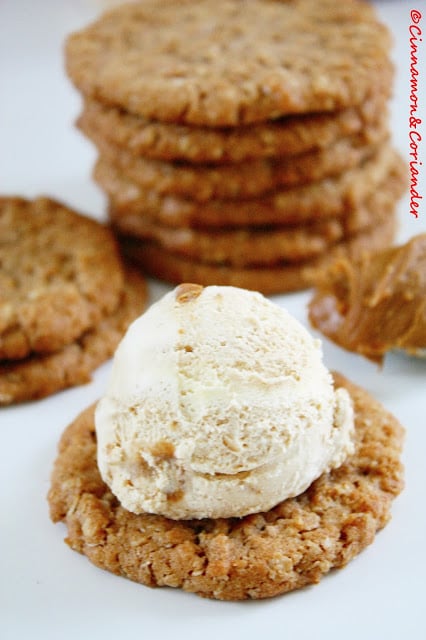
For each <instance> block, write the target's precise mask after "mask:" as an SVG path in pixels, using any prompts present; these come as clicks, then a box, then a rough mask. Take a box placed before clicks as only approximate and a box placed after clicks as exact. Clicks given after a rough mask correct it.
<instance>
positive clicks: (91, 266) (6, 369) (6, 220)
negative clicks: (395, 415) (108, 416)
mask: <svg viewBox="0 0 426 640" xmlns="http://www.w3.org/2000/svg"><path fill="white" fill-rule="evenodd" d="M0 238H1V242H0V406H1V405H7V404H12V403H15V402H21V401H24V400H31V399H35V398H42V397H45V396H48V395H50V394H52V393H54V392H55V391H59V390H60V389H65V388H67V387H71V386H74V385H78V384H83V383H85V382H88V381H89V380H90V376H91V372H92V371H93V370H94V369H95V368H96V367H97V366H99V365H100V364H101V363H102V362H104V361H105V360H107V359H108V358H110V357H111V356H112V354H113V353H114V351H115V349H116V347H117V345H118V342H119V341H120V340H121V338H122V336H123V334H124V333H125V331H126V330H127V327H128V325H129V324H130V322H132V321H133V320H134V319H135V318H136V317H137V316H138V315H140V314H141V313H142V311H143V309H144V306H145V302H146V293H147V292H146V286H145V281H144V278H143V277H142V276H141V275H140V274H139V273H137V272H135V271H133V270H128V269H127V270H125V269H124V266H123V263H122V261H121V259H120V256H119V253H118V251H117V246H116V242H115V239H114V237H113V235H112V233H111V231H110V230H109V229H107V228H106V227H104V226H103V225H101V224H99V223H97V222H95V221H94V220H90V219H89V218H86V217H84V216H81V215H79V214H77V213H76V212H74V211H71V210H70V209H68V208H66V207H64V206H63V205H61V204H59V203H58V202H55V201H53V200H50V199H48V198H38V199H37V200H34V201H29V200H25V199H23V198H12V197H9V198H0Z"/></svg>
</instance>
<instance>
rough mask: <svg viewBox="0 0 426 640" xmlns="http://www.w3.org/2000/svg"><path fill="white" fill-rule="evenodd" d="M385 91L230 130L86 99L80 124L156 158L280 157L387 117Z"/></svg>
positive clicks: (221, 160) (88, 132) (329, 142)
mask: <svg viewBox="0 0 426 640" xmlns="http://www.w3.org/2000/svg"><path fill="white" fill-rule="evenodd" d="M386 98H387V93H386V92H384V93H378V92H377V90H376V91H375V93H373V94H372V95H371V96H369V98H368V99H367V100H365V102H362V103H361V104H360V105H357V106H356V107H348V108H347V109H342V110H340V111H331V112H324V113H308V114H301V115H297V116H287V117H284V118H279V119H277V120H271V121H268V122H262V123H258V124H253V125H245V126H239V127H230V128H215V129H212V128H211V127H195V126H193V125H192V126H185V125H178V124H172V123H163V122H158V121H155V120H146V119H145V118H141V117H138V116H134V115H132V114H131V113H128V112H127V111H123V110H122V109H118V108H116V107H113V106H111V105H105V104H103V103H102V102H98V101H97V100H90V99H88V100H86V101H85V103H84V108H83V112H82V113H81V115H80V117H79V118H78V120H77V125H78V126H79V128H80V129H81V130H82V131H83V132H84V133H85V134H86V135H88V136H89V138H90V137H92V135H93V136H96V137H99V138H101V139H103V140H105V141H108V142H110V143H111V144H114V145H115V146H118V147H121V148H124V149H128V150H129V151H130V152H131V153H133V154H134V155H142V156H144V157H147V158H153V159H157V160H183V161H186V162H195V163H200V162H201V163H210V164H218V163H220V164H226V163H235V162H243V161H246V160H251V159H257V158H271V157H284V156H288V155H295V154H300V153H307V152H308V151H314V150H317V149H323V148H325V147H329V146H330V145H332V144H333V143H334V142H336V141H337V140H339V139H340V138H344V137H347V136H351V135H358V134H362V132H363V131H364V130H365V129H369V128H370V127H371V126H374V124H376V123H379V122H380V121H381V119H382V118H383V117H385V118H386V117H387V108H386Z"/></svg>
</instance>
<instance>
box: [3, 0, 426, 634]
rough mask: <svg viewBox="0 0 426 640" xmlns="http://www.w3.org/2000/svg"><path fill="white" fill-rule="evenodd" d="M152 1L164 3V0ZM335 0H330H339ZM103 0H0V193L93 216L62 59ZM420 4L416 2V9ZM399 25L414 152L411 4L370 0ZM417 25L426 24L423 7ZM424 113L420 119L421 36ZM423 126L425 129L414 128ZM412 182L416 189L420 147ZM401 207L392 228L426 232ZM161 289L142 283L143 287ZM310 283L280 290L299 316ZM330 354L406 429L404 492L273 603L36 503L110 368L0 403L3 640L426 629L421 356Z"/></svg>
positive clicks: (87, 156)
mask: <svg viewBox="0 0 426 640" xmlns="http://www.w3.org/2000/svg"><path fill="white" fill-rule="evenodd" d="M159 1H160V0H159ZM336 2H338V0H336ZM105 4H106V3H102V2H101V0H97V1H96V0H68V1H67V2H66V1H64V0H0V193H2V194H16V195H24V196H29V197H32V196H35V195H38V194H47V195H50V196H54V197H57V198H59V199H61V200H63V201H65V202H67V203H69V204H70V205H71V206H73V207H75V208H77V209H78V210H80V211H82V212H85V213H86V214H88V215H93V216H95V217H97V218H99V219H102V218H103V216H104V214H103V211H104V199H103V197H102V194H101V193H100V191H99V190H98V189H97V188H96V186H95V185H94V184H93V183H92V182H91V179H90V172H91V166H92V163H93V160H94V151H93V149H92V147H91V146H90V144H89V143H88V142H86V141H85V140H84V138H83V137H82V136H81V135H80V134H79V133H78V132H77V131H76V130H75V129H74V127H73V121H74V120H75V117H76V115H77V113H78V111H79V106H80V101H79V97H78V95H77V94H76V92H75V91H74V90H73V89H72V87H71V84H70V82H69V81H68V80H67V79H66V77H65V74H64V71H63V59H62V45H63V40H64V37H65V35H66V34H67V33H68V32H70V31H72V30H74V29H76V28H78V27H80V26H83V25H84V24H85V23H86V22H88V21H89V20H90V19H91V18H92V17H94V16H95V15H96V13H97V12H99V10H100V9H102V7H103V6H105ZM422 5H423V7H422ZM377 6H378V9H379V11H380V13H381V15H382V18H383V20H384V21H385V22H387V23H388V24H389V26H390V27H391V29H392V31H393V33H394V35H395V48H394V57H395V61H396V63H397V70H398V76H397V83H396V90H395V96H394V99H393V102H392V129H393V134H394V141H395V144H396V145H397V146H398V147H399V148H400V150H401V151H402V152H403V153H404V155H405V156H406V157H408V143H407V139H408V126H407V122H408V96H409V84H408V81H409V78H408V73H409V51H408V25H409V21H410V9H411V8H415V7H416V5H415V4H412V3H410V2H405V1H397V0H394V1H391V0H388V1H387V2H385V1H382V2H377ZM416 8H418V9H419V10H422V9H424V11H423V13H424V14H425V15H424V18H423V22H422V23H420V26H421V27H423V28H424V32H425V34H426V7H425V6H424V2H422V1H420V0H417V7H416ZM420 46H421V47H422V48H421V49H420V57H421V58H422V66H421V78H420V82H421V88H422V90H423V96H422V94H420V97H419V99H420V115H421V114H423V115H424V117H425V119H426V91H425V90H424V87H425V69H424V67H425V65H424V61H425V58H426V52H425V47H424V43H423V44H422V45H420ZM422 132H424V137H426V128H423V130H422ZM420 153H421V155H422V158H423V162H424V164H425V168H424V170H423V174H422V182H421V184H420V187H419V190H420V193H421V194H423V195H424V197H425V198H426V180H425V177H424V176H425V175H426V151H425V149H424V146H423V147H421V149H420ZM420 213H421V216H420V219H419V220H415V219H414V218H412V217H411V216H410V214H409V206H408V198H406V199H405V200H404V201H402V202H401V205H400V208H399V218H400V232H399V239H400V240H405V239H407V238H408V237H410V236H412V235H415V234H417V233H420V232H424V231H426V206H425V204H424V201H423V204H422V207H421V209H420ZM166 290H168V287H167V286H166V285H160V284H158V283H157V284H155V285H154V286H153V287H152V294H153V299H154V298H156V297H158V296H159V295H160V294H161V293H163V292H165V291H166ZM308 299H309V292H305V293H299V294H293V295H288V296H279V297H275V298H274V300H276V302H277V303H278V304H282V305H285V306H286V307H287V308H288V309H289V310H290V311H291V312H292V313H294V314H295V315H296V316H297V317H298V318H299V319H300V320H301V321H302V322H303V323H304V324H306V302H307V300H308ZM324 351H325V361H326V364H327V365H328V366H329V367H331V368H336V369H339V370H340V371H342V372H343V373H345V374H346V375H347V376H348V377H350V378H351V379H352V380H354V381H355V382H358V383H360V384H362V385H363V386H364V387H366V388H367V389H368V390H369V391H370V392H371V393H372V394H373V395H374V396H375V397H377V398H378V399H379V400H381V401H382V402H383V403H384V405H385V406H386V407H387V408H388V409H389V410H390V411H392V412H393V413H394V414H395V415H396V416H397V417H398V418H399V419H400V421H401V422H402V423H403V424H404V426H405V427H406V429H407V437H406V443H405V450H404V463H405V465H406V489H405V491H404V492H403V493H402V494H401V496H400V497H399V498H398V499H397V500H396V502H395V503H394V509H393V519H392V521H391V522H390V524H389V525H388V526H387V527H386V528H385V529H384V530H383V531H382V532H381V533H380V534H379V535H378V536H377V539H376V541H375V543H374V544H373V545H372V546H371V547H369V548H368V549H367V550H366V551H365V552H363V553H362V554H361V555H360V556H359V557H358V558H356V559H355V560H354V561H353V562H351V563H350V565H348V566H347V567H346V568H345V569H344V570H341V571H335V572H333V573H332V574H331V575H329V576H327V577H326V578H325V579H324V580H323V581H322V582H321V584H319V585H317V586H315V587H309V588H306V589H303V590H301V591H298V592H295V593H292V594H288V595H285V596H282V597H277V598H275V599H272V600H268V601H260V602H245V603H223V602H215V601H209V600H203V599H201V598H199V597H197V596H194V595H189V594H187V593H184V592H181V591H179V590H172V589H155V590H153V589H149V588H146V587H143V586H140V585H137V584H133V583H131V582H129V581H127V580H125V579H122V578H118V577H116V576H113V575H112V574H109V573H107V572H104V571H102V570H100V569H97V568H96V567H94V566H93V565H92V564H91V563H90V562H89V561H88V560H87V559H86V558H85V557H83V556H80V555H78V554H76V553H74V552H72V551H70V550H69V548H68V547H67V546H66V545H65V544H64V543H63V541H62V540H63V537H64V536H65V527H64V526H63V525H61V524H58V525H53V524H52V523H51V522H50V520H49V516H48V508H47V502H46V499H45V496H46V493H47V491H48V488H49V476H50V472H51V468H52V463H53V460H54V458H55V455H56V445H57V441H58V439H59V436H60V434H61V432H62V431H63V429H64V428H65V427H66V426H67V425H68V424H69V422H71V421H72V420H73V419H74V418H75V416H76V415H77V414H78V413H79V412H80V411H81V410H82V409H84V408H85V407H86V406H87V405H89V404H90V403H91V402H93V401H94V400H96V399H97V398H98V397H99V395H100V394H101V393H102V391H103V389H104V386H105V381H106V377H107V375H108V371H109V366H110V365H109V364H106V365H104V366H103V367H101V368H100V369H99V370H98V371H97V373H96V375H95V377H94V380H93V382H92V383H91V384H90V385H86V386H84V387H79V388H76V389H71V390H68V391H65V392H62V393H59V394H56V395H55V396H53V397H51V398H48V399H46V400H42V401H40V402H32V403H28V404H25V405H21V406H19V407H13V408H3V409H0V442H1V444H0V638H2V640H12V639H19V640H21V639H25V638H32V639H34V640H36V639H39V638H40V639H43V640H50V639H54V638H55V639H65V640H68V639H71V638H75V637H77V636H78V635H79V637H80V638H83V639H85V638H102V639H103V640H109V639H113V638H117V637H119V638H120V640H126V639H127V638H131V637H132V638H133V637H134V636H137V637H143V638H160V639H163V638H166V637H167V638H168V637H177V638H183V637H185V638H188V639H191V638H196V637H197V638H201V639H202V640H208V639H210V638H217V637H222V638H231V637H232V638H240V637H241V638H243V637H244V638H245V639H247V640H249V639H254V638H259V637H267V636H268V635H271V636H273V637H279V638H290V637H295V638H298V639H303V638H308V637H309V638H327V639H328V640H331V639H334V638H339V639H341V638H344V639H345V640H352V639H354V640H355V639H359V638H363V639H364V640H369V639H370V638H371V639H372V638H375V639H376V638H377V639H378V640H380V639H381V638H386V639H387V640H391V639H394V638H395V639H400V638H402V637H406V638H410V639H411V640H417V639H420V638H421V639H424V638H426V624H425V621H424V615H425V612H424V608H425V575H426V560H425V557H426V556H425V543H426V500H425V490H426V462H425V450H426V429H425V427H426V425H425V422H426V419H425V391H426V360H425V361H420V360H414V359H410V358H408V357H405V356H400V355H396V354H395V355H391V356H389V357H388V359H387V360H386V364H385V366H384V368H383V370H382V371H380V370H378V369H377V368H376V367H375V366H374V365H372V364H370V363H369V362H367V361H365V360H363V359H361V358H360V357H358V356H355V355H352V354H349V353H346V352H344V351H342V350H340V349H338V348H337V347H335V346H333V345H331V344H330V343H327V342H325V344H324Z"/></svg>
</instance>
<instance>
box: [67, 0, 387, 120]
mask: <svg viewBox="0 0 426 640" xmlns="http://www.w3.org/2000/svg"><path fill="white" fill-rule="evenodd" d="M390 44H391V38H390V34H389V32H388V30H387V29H386V27H385V26H384V25H382V24H381V23H380V22H379V21H378V19H377V17H376V13H375V11H374V8H373V7H372V6H371V5H370V4H369V3H366V2H359V1H358V0H341V1H340V2H336V1H335V0H322V1H321V2H313V1H312V0H290V1H286V2H277V1H276V0H251V1H250V2H248V3H242V2H240V1H239V0H216V2H214V3H212V2H210V0H199V1H198V2H194V1H193V0H163V1H162V2H161V3H159V2H158V1H157V0H144V2H138V3H133V4H125V5H122V6H120V7H118V8H116V9H113V10H112V11H109V12H107V13H106V14H104V15H103V16H102V17H101V18H99V19H98V20H97V21H96V22H94V23H93V24H91V25H89V26H88V27H86V28H85V29H83V30H81V31H79V32H77V33H74V34H73V35H71V36H70V37H69V38H68V41H67V45H66V66H67V71H68V74H69V76H70V77H71V79H72V80H73V82H74V83H75V85H76V86H77V88H78V89H79V90H80V91H81V92H82V93H83V94H85V95H87V96H89V97H92V98H95V99H97V100H100V101H102V102H105V103H107V104H112V105H115V106H118V107H121V108H123V109H125V110H127V111H129V112H130V113H133V114H137V115H140V116H142V117H145V118H150V119H154V120H160V121H167V122H184V123H188V124H198V125H208V126H228V125H230V126H235V125H239V124H242V123H250V122H259V121H264V120H270V119H274V118H277V117H280V116H282V115H287V114H291V113H306V112H313V111H333V110H336V109H339V108H342V107H348V106H353V105H357V104H360V103H362V102H363V101H364V100H365V99H366V98H367V96H368V94H369V93H370V92H371V89H372V88H374V89H375V90H379V91H380V89H384V88H385V87H389V85H390V84H391V77H392V65H391V63H390V61H389V48H390Z"/></svg>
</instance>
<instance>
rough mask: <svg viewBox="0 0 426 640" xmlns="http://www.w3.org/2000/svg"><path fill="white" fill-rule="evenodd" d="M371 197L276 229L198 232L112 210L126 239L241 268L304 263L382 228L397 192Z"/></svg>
mask: <svg viewBox="0 0 426 640" xmlns="http://www.w3.org/2000/svg"><path fill="white" fill-rule="evenodd" d="M383 186H384V188H383V190H380V189H379V190H378V191H377V193H375V194H373V195H372V196H370V198H369V199H368V201H367V203H366V204H365V205H364V206H362V207H360V208H359V209H355V210H352V211H349V212H348V213H347V214H346V215H345V216H342V217H341V218H326V219H324V220H320V221H317V222H313V223H310V224H302V225H297V226H290V225H287V226H275V227H268V228H265V227H243V228H236V229H220V228H218V227H213V228H210V229H209V228H203V229H192V228H190V227H185V228H183V227H168V226H165V225H160V224H158V223H156V222H153V221H152V220H150V219H149V218H147V217H146V216H143V215H139V216H128V217H125V216H118V217H117V219H116V220H115V218H114V213H113V212H110V217H111V222H112V224H113V226H114V227H115V229H116V230H117V231H118V232H119V233H121V234H122V235H129V236H136V237H138V238H142V239H146V240H152V241H155V242H156V243H157V244H158V245H159V246H160V247H163V248H164V249H166V251H170V252H171V253H174V254H176V255H181V256H182V257H187V258H189V259H191V260H196V261H201V262H207V263H210V264H215V263H219V264H227V265H232V266H235V267H244V266H254V265H272V264H276V263H277V262H281V261H286V262H301V261H304V260H308V259H311V258H314V257H316V256H319V255H320V254H323V253H324V252H325V251H327V249H328V248H329V247H331V246H332V245H333V244H335V243H336V242H338V241H340V240H342V239H347V238H348V237H350V236H352V235H354V234H355V233H357V232H359V231H364V230H366V229H368V228H370V227H372V226H377V225H381V224H382V223H383V222H384V221H386V219H387V217H388V216H389V213H391V212H392V211H393V210H394V206H395V197H394V194H393V193H392V191H391V189H389V191H388V190H387V189H386V186H387V185H386V183H384V184H383Z"/></svg>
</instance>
